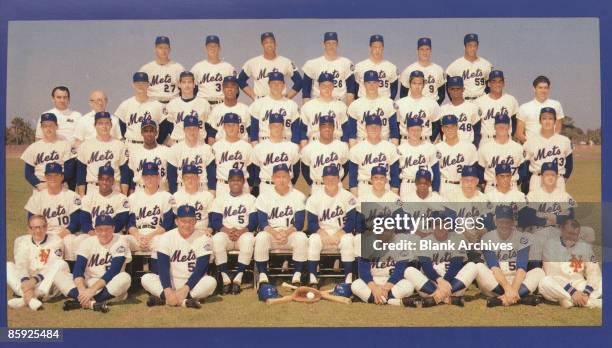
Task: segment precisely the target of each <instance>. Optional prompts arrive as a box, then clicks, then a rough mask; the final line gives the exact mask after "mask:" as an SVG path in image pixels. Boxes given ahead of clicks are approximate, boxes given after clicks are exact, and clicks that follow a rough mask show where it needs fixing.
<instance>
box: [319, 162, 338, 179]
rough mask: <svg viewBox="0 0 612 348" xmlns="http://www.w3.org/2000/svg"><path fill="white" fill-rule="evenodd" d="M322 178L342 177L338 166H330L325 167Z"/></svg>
mask: <svg viewBox="0 0 612 348" xmlns="http://www.w3.org/2000/svg"><path fill="white" fill-rule="evenodd" d="M321 176H340V171H339V170H338V167H337V166H335V165H333V164H330V165H328V166H325V167H323V174H322V175H321Z"/></svg>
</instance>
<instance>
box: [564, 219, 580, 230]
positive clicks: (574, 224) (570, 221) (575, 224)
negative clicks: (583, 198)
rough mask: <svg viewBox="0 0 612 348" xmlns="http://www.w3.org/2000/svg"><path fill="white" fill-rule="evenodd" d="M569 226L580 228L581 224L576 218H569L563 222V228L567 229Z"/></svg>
mask: <svg viewBox="0 0 612 348" xmlns="http://www.w3.org/2000/svg"><path fill="white" fill-rule="evenodd" d="M568 224H570V225H571V226H572V227H573V228H580V222H578V220H576V219H574V218H567V219H565V221H563V223H562V224H561V226H562V227H565V226H566V225H568Z"/></svg>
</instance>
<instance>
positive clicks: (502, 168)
mask: <svg viewBox="0 0 612 348" xmlns="http://www.w3.org/2000/svg"><path fill="white" fill-rule="evenodd" d="M510 173H512V167H510V165H509V164H506V163H501V164H498V165H496V166H495V175H499V174H510Z"/></svg>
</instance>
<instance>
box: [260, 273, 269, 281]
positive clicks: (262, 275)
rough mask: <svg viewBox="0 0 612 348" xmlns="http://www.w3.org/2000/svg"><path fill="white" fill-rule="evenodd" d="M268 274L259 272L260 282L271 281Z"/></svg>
mask: <svg viewBox="0 0 612 348" xmlns="http://www.w3.org/2000/svg"><path fill="white" fill-rule="evenodd" d="M269 282H270V281H269V280H268V276H267V275H266V274H265V273H259V282H258V283H259V284H265V283H269Z"/></svg>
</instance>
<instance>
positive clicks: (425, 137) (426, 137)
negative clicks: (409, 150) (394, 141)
mask: <svg viewBox="0 0 612 348" xmlns="http://www.w3.org/2000/svg"><path fill="white" fill-rule="evenodd" d="M402 140H408V136H407V135H402ZM421 140H431V139H430V138H429V137H428V136H426V135H423V136H421Z"/></svg>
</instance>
